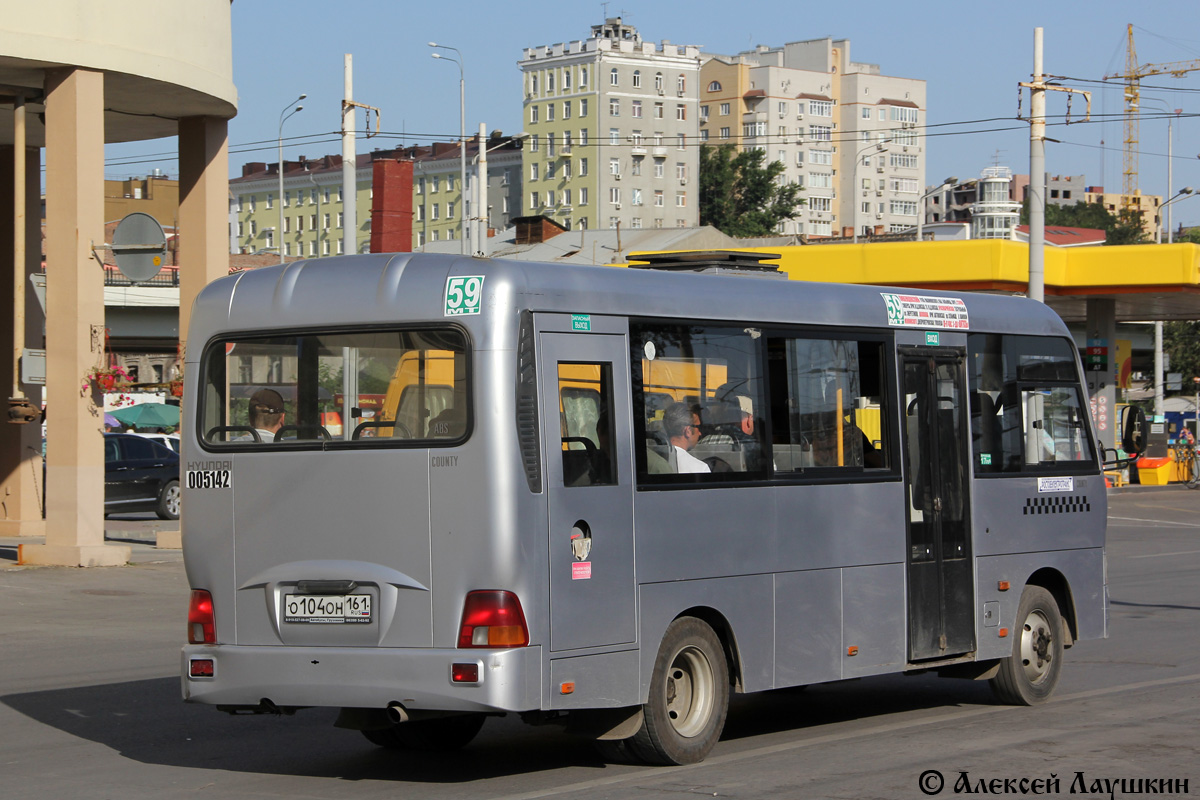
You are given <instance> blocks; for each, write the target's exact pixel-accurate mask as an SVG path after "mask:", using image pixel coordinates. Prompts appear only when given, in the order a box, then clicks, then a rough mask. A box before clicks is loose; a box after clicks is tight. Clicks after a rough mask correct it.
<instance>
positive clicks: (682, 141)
mask: <svg viewBox="0 0 1200 800" xmlns="http://www.w3.org/2000/svg"><path fill="white" fill-rule="evenodd" d="M675 149H676V150H686V149H687V134H686V133H677V134H675Z"/></svg>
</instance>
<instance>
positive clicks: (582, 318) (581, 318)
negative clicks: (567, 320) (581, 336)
mask: <svg viewBox="0 0 1200 800" xmlns="http://www.w3.org/2000/svg"><path fill="white" fill-rule="evenodd" d="M591 329H592V315H591V314H572V315H571V330H573V331H590V330H591Z"/></svg>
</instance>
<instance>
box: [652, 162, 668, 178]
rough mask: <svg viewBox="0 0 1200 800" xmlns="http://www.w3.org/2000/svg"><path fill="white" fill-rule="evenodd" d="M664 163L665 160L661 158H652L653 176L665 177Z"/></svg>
mask: <svg viewBox="0 0 1200 800" xmlns="http://www.w3.org/2000/svg"><path fill="white" fill-rule="evenodd" d="M666 164H667V162H666V161H664V160H663V159H661V158H656V159H654V177H656V178H665V177H666V172H667V168H666Z"/></svg>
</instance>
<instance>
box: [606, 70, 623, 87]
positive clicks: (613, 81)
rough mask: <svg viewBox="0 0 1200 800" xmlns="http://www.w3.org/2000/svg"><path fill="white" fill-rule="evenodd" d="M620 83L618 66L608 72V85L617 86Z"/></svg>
mask: <svg viewBox="0 0 1200 800" xmlns="http://www.w3.org/2000/svg"><path fill="white" fill-rule="evenodd" d="M619 83H620V81H619V80H618V78H617V68H616V67H613V68H612V70H611V71H610V72H609V73H608V85H609V86H616V85H618V84H619Z"/></svg>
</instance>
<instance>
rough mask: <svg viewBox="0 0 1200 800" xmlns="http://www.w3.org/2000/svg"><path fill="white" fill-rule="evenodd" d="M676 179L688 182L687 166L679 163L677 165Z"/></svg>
mask: <svg viewBox="0 0 1200 800" xmlns="http://www.w3.org/2000/svg"><path fill="white" fill-rule="evenodd" d="M675 177H676V178H678V179H679V180H681V181H686V180H687V164H684V163H679V162H677V163H676V164H675Z"/></svg>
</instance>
